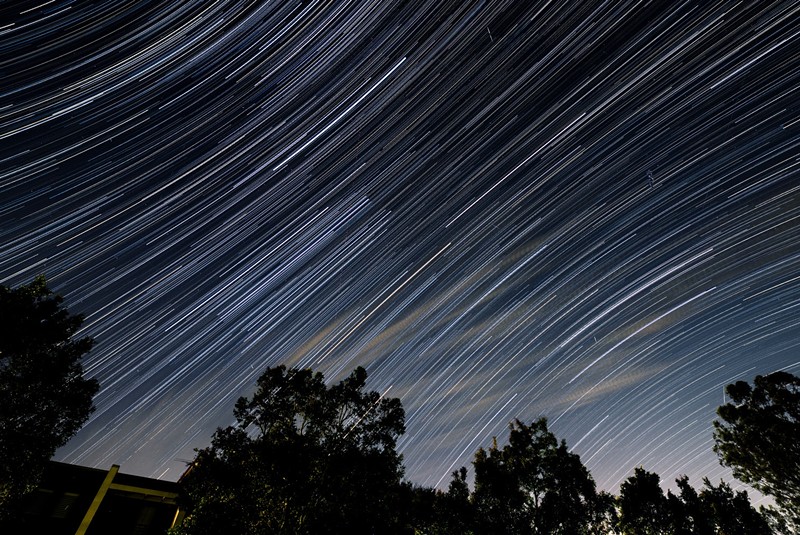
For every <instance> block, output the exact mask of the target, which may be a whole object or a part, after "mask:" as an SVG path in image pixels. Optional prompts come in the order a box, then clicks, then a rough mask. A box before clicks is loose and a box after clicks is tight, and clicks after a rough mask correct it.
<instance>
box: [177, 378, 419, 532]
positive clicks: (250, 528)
mask: <svg viewBox="0 0 800 535" xmlns="http://www.w3.org/2000/svg"><path fill="white" fill-rule="evenodd" d="M366 377H367V373H366V371H365V370H364V369H363V368H357V369H356V370H355V371H353V373H352V374H351V375H350V376H349V377H347V378H346V379H344V380H343V381H341V382H340V383H337V384H335V385H333V386H331V387H330V388H328V387H326V385H325V383H324V378H323V376H322V374H320V373H312V372H311V370H307V369H304V370H298V369H294V368H293V369H289V370H287V369H286V368H285V367H284V366H279V367H277V368H268V369H267V370H266V371H265V372H264V374H263V375H261V377H260V378H259V379H258V388H257V390H256V392H255V394H254V395H253V396H252V397H251V398H245V397H243V398H240V399H239V400H238V401H237V402H236V406H235V410H234V415H235V417H236V420H237V425H235V426H231V427H228V428H226V429H218V430H217V431H216V433H215V434H214V436H213V438H212V443H211V446H210V447H208V448H205V449H202V450H199V451H198V453H197V457H196V459H195V461H194V463H193V465H192V467H191V468H190V470H189V471H188V472H187V474H186V475H185V477H184V478H183V479H182V485H183V488H184V489H185V493H186V503H185V505H186V507H187V510H188V515H187V517H186V519H185V521H184V523H183V525H182V526H181V527H179V528H178V529H176V530H175V532H176V533H186V534H200V533H228V534H235V533H242V534H244V533H247V534H258V533H292V534H295V533H308V534H312V533H313V534H325V533H355V534H360V533H365V534H366V533H392V532H393V531H396V530H398V529H400V528H399V526H400V525H401V524H402V522H401V519H398V518H397V509H396V507H395V505H396V502H397V500H398V493H399V492H400V478H401V476H402V466H401V459H400V456H399V455H398V454H397V452H396V451H395V445H396V440H397V437H398V436H399V435H401V434H402V433H403V432H404V431H405V424H404V420H405V416H404V412H403V408H402V405H401V404H400V400H399V399H396V398H383V397H382V396H380V395H379V394H378V393H377V392H364V391H363V388H364V386H365V381H366Z"/></svg>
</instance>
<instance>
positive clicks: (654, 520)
mask: <svg viewBox="0 0 800 535" xmlns="http://www.w3.org/2000/svg"><path fill="white" fill-rule="evenodd" d="M660 481H661V479H660V478H659V477H658V474H655V473H653V472H648V471H647V470H645V469H644V468H642V467H641V466H639V467H637V468H636V469H635V470H634V471H633V475H632V476H631V477H629V478H628V479H626V480H625V481H623V483H622V484H621V485H620V487H619V508H620V518H619V528H620V530H621V532H622V533H624V534H630V535H659V534H662V533H667V530H666V528H667V519H668V514H667V498H666V497H665V496H664V491H663V490H662V489H661V485H660Z"/></svg>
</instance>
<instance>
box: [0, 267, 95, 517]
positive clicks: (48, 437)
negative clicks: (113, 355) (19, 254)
mask: <svg viewBox="0 0 800 535" xmlns="http://www.w3.org/2000/svg"><path fill="white" fill-rule="evenodd" d="M82 323H83V316H80V315H73V314H70V313H69V312H68V311H67V309H66V308H65V307H64V306H63V298H62V297H61V296H59V295H55V294H54V293H53V292H52V291H51V290H50V289H49V288H48V287H47V282H46V280H45V278H44V277H42V276H39V277H37V278H36V279H35V280H34V281H33V282H32V283H30V284H28V285H23V286H19V287H17V288H13V289H12V288H9V287H6V286H0V458H2V460H3V462H2V463H0V517H2V516H3V515H4V514H8V512H9V510H10V509H11V505H12V504H13V502H14V501H15V500H16V499H18V498H19V497H20V496H21V495H23V494H24V493H26V492H28V491H30V490H32V489H33V488H34V487H35V485H36V483H37V481H38V479H39V476H40V475H41V471H42V469H43V467H44V465H45V463H46V462H47V461H48V460H49V459H50V457H52V456H53V454H54V453H55V451H56V449H57V448H59V447H61V446H63V445H64V444H66V443H67V441H68V440H69V439H70V438H71V437H72V436H73V435H74V434H75V433H76V432H77V431H78V429H80V427H81V426H82V425H83V424H84V423H85V422H86V420H87V419H88V418H89V415H90V414H91V412H92V411H93V410H94V408H93V406H92V397H93V396H94V394H95V393H96V392H97V389H98V384H97V381H96V380H94V379H86V378H85V377H84V376H83V368H82V366H81V363H80V359H81V357H82V356H83V355H84V354H86V353H87V352H88V351H89V350H90V349H91V347H92V344H93V340H92V339H91V338H88V337H83V338H74V335H75V333H76V332H77V331H78V329H79V328H80V326H81V324H82Z"/></svg>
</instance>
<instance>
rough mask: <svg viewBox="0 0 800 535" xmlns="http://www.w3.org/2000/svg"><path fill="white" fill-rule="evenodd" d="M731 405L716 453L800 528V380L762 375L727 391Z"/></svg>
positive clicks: (717, 433)
mask: <svg viewBox="0 0 800 535" xmlns="http://www.w3.org/2000/svg"><path fill="white" fill-rule="evenodd" d="M726 392H727V394H728V396H730V398H731V403H727V404H725V405H722V406H721V407H719V408H718V409H717V414H718V415H719V417H720V419H721V420H722V421H719V420H715V421H714V441H715V445H714V451H716V452H717V454H718V455H719V457H720V462H721V463H722V464H723V465H725V466H729V467H731V468H732V469H733V475H734V477H736V478H737V479H739V480H740V481H743V482H745V483H747V484H749V485H752V486H753V487H754V488H756V489H758V490H760V491H761V492H763V493H765V494H769V495H771V496H772V497H773V498H774V499H775V503H776V504H777V505H778V506H779V507H781V508H782V509H783V510H784V511H785V513H786V514H787V515H788V516H789V517H791V519H792V520H793V521H794V522H795V523H798V524H800V377H796V376H794V375H792V374H790V373H787V372H775V373H772V374H769V375H766V376H761V375H759V376H757V377H756V378H755V381H754V385H753V386H752V387H751V386H750V385H749V384H748V383H746V382H744V381H738V382H736V383H734V384H730V385H728V386H727V388H726Z"/></svg>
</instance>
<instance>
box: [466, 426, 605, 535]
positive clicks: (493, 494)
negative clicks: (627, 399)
mask: <svg viewBox="0 0 800 535" xmlns="http://www.w3.org/2000/svg"><path fill="white" fill-rule="evenodd" d="M473 464H474V466H475V491H474V493H473V502H474V504H475V508H476V515H477V518H478V520H477V523H478V526H477V527H478V531H479V532H482V533H574V534H580V533H588V532H589V531H590V529H591V527H592V518H593V511H594V510H595V509H596V501H597V498H598V496H597V492H596V488H595V483H594V480H593V479H592V477H591V475H590V474H589V471H588V470H587V469H586V467H585V466H583V464H582V463H581V461H580V457H579V456H578V455H577V454H574V453H571V452H570V451H569V450H568V449H567V445H566V442H564V441H563V440H562V441H561V443H560V444H559V442H558V440H557V439H556V437H555V435H553V434H552V433H551V432H550V431H548V429H547V420H546V419H545V418H540V419H539V420H536V421H535V422H533V423H532V424H530V425H525V424H524V423H522V422H520V421H519V420H516V421H514V422H512V424H511V425H510V433H509V442H508V444H507V445H506V446H504V447H503V449H500V448H499V447H498V446H497V442H496V441H495V443H494V444H493V446H492V447H491V448H490V449H489V451H488V452H487V451H486V450H484V449H483V448H481V449H479V450H478V452H477V453H476V455H475V461H474V462H473Z"/></svg>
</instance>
